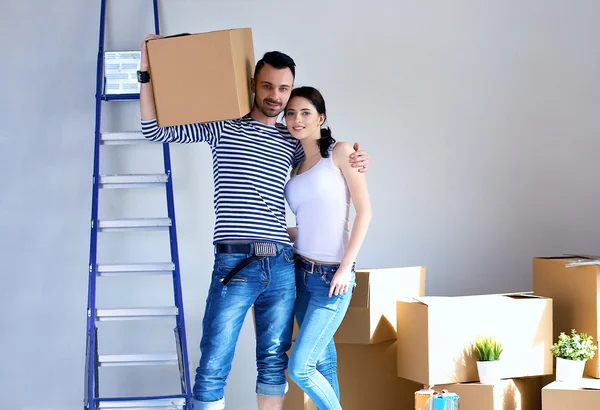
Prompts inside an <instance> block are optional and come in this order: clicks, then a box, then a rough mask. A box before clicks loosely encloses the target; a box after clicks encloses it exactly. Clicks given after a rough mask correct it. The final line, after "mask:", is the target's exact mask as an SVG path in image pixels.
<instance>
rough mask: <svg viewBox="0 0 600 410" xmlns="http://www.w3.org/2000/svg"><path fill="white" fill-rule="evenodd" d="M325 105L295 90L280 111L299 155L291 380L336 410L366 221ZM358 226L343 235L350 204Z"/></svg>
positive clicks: (361, 178)
mask: <svg viewBox="0 0 600 410" xmlns="http://www.w3.org/2000/svg"><path fill="white" fill-rule="evenodd" d="M326 118H327V113H326V111H325V101H324V100H323V96H322V95H321V93H320V92H319V91H318V90H316V89H315V88H312V87H301V88H296V89H295V90H293V91H292V93H291V95H290V99H289V102H288V104H287V107H286V109H285V121H286V126H287V128H288V130H289V132H290V133H291V134H292V136H293V137H294V138H296V139H298V140H299V141H300V143H301V144H302V148H303V149H304V160H303V161H302V163H301V164H300V165H299V166H298V167H297V168H296V169H294V170H293V171H292V176H291V178H290V180H289V181H288V183H287V185H286V188H285V194H286V199H287V201H288V204H289V206H290V209H291V210H292V211H293V212H294V214H295V215H296V223H297V231H294V230H293V229H291V232H290V233H291V239H292V241H293V242H294V252H295V253H296V258H297V261H296V289H297V290H296V319H297V321H298V324H299V326H300V331H299V332H298V336H297V339H296V343H295V344H294V348H293V349H292V353H291V355H290V360H289V366H288V372H289V376H290V378H291V379H292V380H293V381H294V382H295V383H296V384H297V385H298V386H300V388H302V390H304V391H305V392H306V393H307V394H308V396H309V397H310V398H311V399H312V401H313V402H314V403H315V404H316V406H317V408H318V409H319V410H337V409H341V408H342V407H341V406H340V392H339V386H338V382H337V370H336V369H337V357H336V351H335V344H334V342H333V334H334V333H335V331H336V330H337V328H338V327H339V325H340V323H341V322H342V319H343V318H344V315H345V314H346V311H347V309H348V305H349V304H350V299H351V297H352V291H353V290H354V286H355V271H354V267H355V259H356V256H357V255H358V251H359V249H360V247H361V245H362V243H363V240H364V238H365V235H366V233H367V229H368V226H369V222H370V220H371V203H370V200H369V193H368V189H367V181H366V176H365V174H363V173H359V172H357V170H356V169H354V168H352V167H351V165H350V163H349V162H348V155H350V154H351V153H352V151H353V148H352V146H351V145H350V144H348V143H346V142H337V143H336V141H335V139H333V137H332V136H331V130H329V128H322V127H321V126H322V125H323V123H324V122H325V120H326ZM351 200H352V203H353V204H354V208H355V210H356V218H355V220H354V223H353V226H352V233H350V232H349V228H348V226H349V221H348V217H349V213H350V212H349V211H350V202H351Z"/></svg>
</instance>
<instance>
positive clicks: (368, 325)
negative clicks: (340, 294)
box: [334, 266, 425, 344]
mask: <svg viewBox="0 0 600 410" xmlns="http://www.w3.org/2000/svg"><path fill="white" fill-rule="evenodd" d="M423 295H425V267H424V266H412V267H403V268H382V269H360V270H357V272H356V289H355V291H354V294H353V295H352V300H351V301H350V306H349V307H348V312H346V316H345V317H344V320H343V321H342V323H341V324H340V327H339V328H338V330H337V332H336V333H335V335H334V340H335V342H336V343H352V344H372V343H380V342H384V341H387V340H395V339H396V301H398V300H410V299H412V298H414V297H419V296H423Z"/></svg>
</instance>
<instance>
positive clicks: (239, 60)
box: [148, 28, 255, 127]
mask: <svg viewBox="0 0 600 410" xmlns="http://www.w3.org/2000/svg"><path fill="white" fill-rule="evenodd" d="M148 61H149V64H150V68H149V70H150V77H151V81H152V89H153V91H154V103H155V105H156V117H157V121H158V125H159V126H160V127H165V126H170V125H183V124H193V123H204V122H212V121H221V120H228V119H233V118H240V117H242V116H244V115H246V114H247V113H249V112H250V110H251V108H252V96H251V91H250V80H251V78H252V75H253V74H254V65H255V60H254V45H253V41H252V29H250V28H241V29H232V30H219V31H212V32H208V33H198V34H187V35H178V36H172V37H166V38H163V39H159V40H152V41H149V42H148Z"/></svg>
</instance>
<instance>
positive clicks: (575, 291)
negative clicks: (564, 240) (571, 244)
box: [533, 256, 600, 378]
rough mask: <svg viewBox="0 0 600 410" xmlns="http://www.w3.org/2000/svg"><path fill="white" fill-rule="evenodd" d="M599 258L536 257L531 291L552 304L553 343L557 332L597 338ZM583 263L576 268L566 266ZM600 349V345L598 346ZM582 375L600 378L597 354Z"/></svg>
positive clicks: (599, 288)
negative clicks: (583, 334) (552, 302)
mask: <svg viewBox="0 0 600 410" xmlns="http://www.w3.org/2000/svg"><path fill="white" fill-rule="evenodd" d="M599 259H600V257H586V256H582V257H572V258H569V257H567V256H560V257H538V258H534V259H533V291H534V293H535V294H536V295H541V296H546V297H549V298H552V299H553V301H554V334H553V336H554V341H556V340H558V335H559V334H560V332H565V333H567V334H569V333H571V329H575V330H576V331H577V332H580V333H581V332H583V333H587V334H588V335H590V336H592V337H593V338H594V342H595V343H596V344H598V343H599V340H598V337H600V260H599ZM577 261H582V262H583V264H580V265H579V266H573V267H567V265H568V264H570V263H573V262H577ZM599 346H600V345H599ZM585 375H586V376H590V377H596V378H599V377H600V361H599V360H598V354H596V355H595V356H594V358H593V359H591V360H588V361H587V363H586V364H585Z"/></svg>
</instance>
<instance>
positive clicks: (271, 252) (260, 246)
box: [254, 242, 277, 256]
mask: <svg viewBox="0 0 600 410" xmlns="http://www.w3.org/2000/svg"><path fill="white" fill-rule="evenodd" d="M254 254H255V255H256V256H277V246H275V244H274V243H269V242H254Z"/></svg>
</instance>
